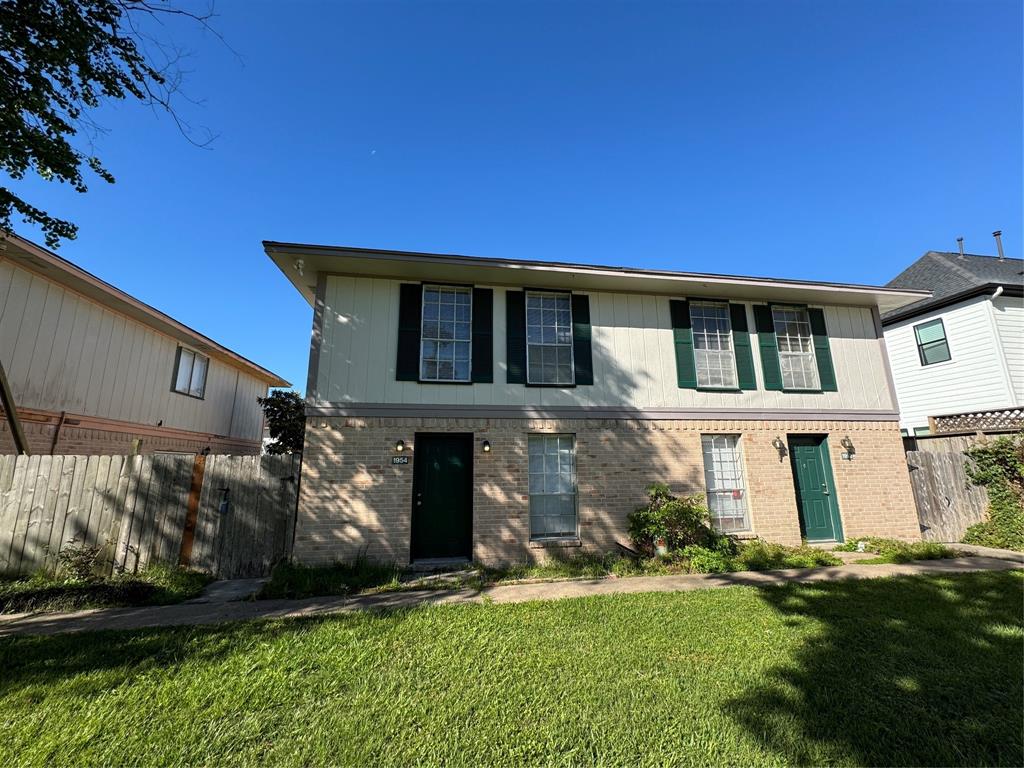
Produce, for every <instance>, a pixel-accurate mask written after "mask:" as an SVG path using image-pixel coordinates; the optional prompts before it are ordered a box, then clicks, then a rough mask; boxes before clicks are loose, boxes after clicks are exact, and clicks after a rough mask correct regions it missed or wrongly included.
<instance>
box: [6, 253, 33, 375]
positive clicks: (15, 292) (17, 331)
mask: <svg viewBox="0 0 1024 768" xmlns="http://www.w3.org/2000/svg"><path fill="white" fill-rule="evenodd" d="M31 285H32V278H31V276H30V275H29V274H28V273H27V272H25V271H24V270H20V269H15V270H14V272H13V274H12V276H11V285H10V288H9V290H8V298H7V301H6V302H5V304H4V306H2V307H0V313H2V314H0V357H2V358H3V360H5V361H8V365H9V364H10V362H9V361H11V360H13V359H14V349H15V347H17V346H18V340H19V339H20V338H21V324H22V322H23V320H24V318H25V306H26V305H27V304H28V292H29V288H30V287H31ZM11 383H12V386H13V382H11Z"/></svg>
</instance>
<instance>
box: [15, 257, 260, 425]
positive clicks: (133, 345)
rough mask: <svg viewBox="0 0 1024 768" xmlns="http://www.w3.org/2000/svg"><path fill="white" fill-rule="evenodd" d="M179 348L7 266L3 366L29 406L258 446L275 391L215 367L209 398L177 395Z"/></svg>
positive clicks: (211, 366)
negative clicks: (265, 405)
mask: <svg viewBox="0 0 1024 768" xmlns="http://www.w3.org/2000/svg"><path fill="white" fill-rule="evenodd" d="M177 348H178V342H177V341H175V340H174V339H171V338H169V337H168V336H165V335H163V334H161V333H158V332H156V331H155V330H153V329H151V328H149V327H147V326H146V325H143V324H142V323H140V322H138V321H136V320H133V319H130V318H127V317H125V316H124V315H122V314H119V313H117V312H113V311H111V310H109V309H107V308H105V307H103V306H101V305H100V304H97V303H96V302H94V301H90V300H89V299H86V298H84V297H83V296H81V295H79V294H77V293H75V292H74V291H71V290H68V289H67V288H65V287H63V286H61V285H59V284H58V283H56V282H53V281H51V280H47V279H46V278H44V277H41V276H39V275H36V274H34V273H32V272H29V271H28V270H25V269H22V268H20V267H17V266H14V265H13V264H11V263H10V262H9V261H0V359H2V360H3V361H4V366H5V368H6V371H7V377H8V380H9V381H10V384H11V388H12V390H13V391H14V396H15V398H16V402H17V403H18V406H19V407H20V408H31V409H39V410H47V411H67V412H69V413H75V414H81V415H84V416H95V417H100V418H107V419H117V420H120V421H128V422H135V423H139V424H150V425H156V424H157V423H158V422H161V421H162V422H163V426H165V427H172V428H176V429H183V430H189V431H193V432H205V433H210V434H217V435H228V436H231V437H237V438H242V439H247V440H258V439H259V438H260V436H261V430H262V426H263V415H262V411H261V410H260V408H259V406H258V404H257V403H256V397H257V396H262V395H264V394H265V393H266V391H267V385H266V384H265V383H264V382H261V381H259V380H257V379H255V378H253V377H251V376H249V375H248V374H246V373H244V372H242V371H241V370H239V369H237V368H234V367H232V366H229V365H226V364H224V363H222V362H220V361H219V360H216V359H210V364H209V371H208V373H207V380H206V392H205V396H204V398H203V399H199V398H194V397H188V396H185V395H181V394H179V393H176V392H173V391H172V390H171V385H172V378H173V376H174V363H175V357H176V352H177Z"/></svg>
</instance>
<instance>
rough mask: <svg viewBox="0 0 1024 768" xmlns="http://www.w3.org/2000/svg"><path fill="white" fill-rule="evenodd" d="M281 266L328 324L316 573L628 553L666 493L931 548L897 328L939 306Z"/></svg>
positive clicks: (314, 428) (694, 280)
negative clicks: (888, 325) (899, 399)
mask: <svg viewBox="0 0 1024 768" xmlns="http://www.w3.org/2000/svg"><path fill="white" fill-rule="evenodd" d="M264 247H265V249H266V252H267V254H268V255H269V256H270V257H271V258H272V259H273V260H274V262H275V263H276V264H277V265H278V267H279V268H280V269H281V270H282V271H283V272H284V273H285V275H286V276H287V277H288V279H289V280H290V281H291V282H292V283H293V285H294V286H295V287H296V288H297V289H298V290H299V291H300V292H301V293H302V295H303V296H305V297H306V299H307V300H308V301H309V302H310V304H311V305H312V306H314V308H315V311H314V322H313V334H312V349H311V354H310V373H309V384H308V389H307V395H308V399H307V428H306V442H305V450H304V456H303V460H304V468H303V477H302V487H301V499H300V506H299V514H298V523H297V533H296V539H295V557H296V558H297V559H298V560H300V561H302V562H306V563H328V562H331V561H332V560H336V559H342V560H344V559H351V558H354V557H357V556H359V555H361V554H362V555H367V556H369V557H373V558H382V559H388V560H393V561H398V562H402V563H407V562H410V561H420V560H432V559H449V558H472V559H474V560H478V561H481V562H503V561H506V562H507V561H522V560H526V559H531V558H536V557H538V556H539V555H543V553H544V552H545V550H551V549H558V548H563V547H570V548H571V547H583V548H585V549H587V550H592V551H609V550H612V549H614V548H615V545H616V542H623V543H626V544H628V543H629V538H628V535H627V530H626V529H627V525H626V517H627V515H628V514H629V512H630V511H632V510H633V509H634V508H635V507H636V506H638V505H641V504H643V503H644V500H645V489H646V488H647V487H648V486H649V485H650V484H651V483H654V482H665V483H668V484H669V486H670V487H671V488H672V489H673V491H674V492H676V493H677V494H691V493H702V494H703V493H705V492H706V493H707V495H708V500H709V506H710V509H711V513H712V517H713V522H714V524H715V525H716V526H717V527H718V528H719V529H720V530H723V531H727V532H730V533H735V534H737V535H740V536H759V537H762V538H764V539H769V540H773V541H778V542H782V543H785V544H799V543H800V540H801V537H802V536H803V537H805V538H807V539H808V540H811V541H841V540H843V539H844V537H856V536H863V535H868V534H872V535H881V536H892V537H898V538H903V539H915V538H918V537H919V535H920V530H919V526H918V522H917V517H916V513H915V509H914V501H913V497H912V494H911V489H910V483H909V479H908V474H907V467H906V462H905V460H904V455H903V447H902V441H901V438H900V433H899V428H898V424H897V418H898V415H897V409H896V399H895V395H894V393H893V388H892V382H891V380H890V379H889V375H888V367H887V364H886V359H885V346H884V343H883V340H882V330H881V325H880V321H879V310H881V311H885V312H887V311H891V310H893V309H897V308H899V307H901V306H903V305H904V304H907V303H909V302H913V301H918V300H920V299H922V298H924V297H925V296H926V294H925V293H922V292H918V291H905V290H899V289H892V288H875V287H865V286H855V285H838V284H832V283H809V282H800V281H795V280H771V279H764V278H751V277H731V276H725V275H704V274H689V273H680V272H666V271H653V270H641V269H630V268H619V267H595V266H587V265H581V264H558V263H544V262H531V261H508V260H497V259H483V258H471V257H464V256H446V255H436V254H422V253H404V252H398V251H379V250H362V249H355V248H336V247H319V246H306V245H294V244H285V243H273V242H268V243H264ZM563 551H571V550H563Z"/></svg>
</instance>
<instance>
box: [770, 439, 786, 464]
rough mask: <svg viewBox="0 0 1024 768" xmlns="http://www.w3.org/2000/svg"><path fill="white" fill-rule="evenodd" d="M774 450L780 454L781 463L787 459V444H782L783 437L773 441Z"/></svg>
mask: <svg viewBox="0 0 1024 768" xmlns="http://www.w3.org/2000/svg"><path fill="white" fill-rule="evenodd" d="M772 448H774V449H775V450H776V451H778V452H779V461H782V460H783V459H784V458H786V444H785V443H784V442H782V438H781V437H776V438H775V439H774V440H772Z"/></svg>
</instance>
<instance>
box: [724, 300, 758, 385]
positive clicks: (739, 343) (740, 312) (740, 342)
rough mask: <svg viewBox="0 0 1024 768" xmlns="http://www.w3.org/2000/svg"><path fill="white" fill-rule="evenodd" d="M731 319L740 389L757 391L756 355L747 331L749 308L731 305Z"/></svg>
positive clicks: (741, 305) (737, 378)
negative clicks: (752, 350)
mask: <svg viewBox="0 0 1024 768" xmlns="http://www.w3.org/2000/svg"><path fill="white" fill-rule="evenodd" d="M729 319H730V320H731V321H732V348H733V351H734V352H735V354H736V382H737V384H738V385H739V388H740V389H757V378H756V377H755V375H754V355H753V353H751V351H750V331H749V330H748V329H747V308H746V307H745V306H744V305H743V304H730V305H729Z"/></svg>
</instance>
